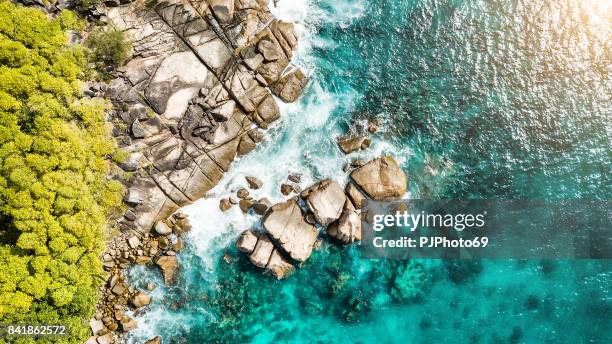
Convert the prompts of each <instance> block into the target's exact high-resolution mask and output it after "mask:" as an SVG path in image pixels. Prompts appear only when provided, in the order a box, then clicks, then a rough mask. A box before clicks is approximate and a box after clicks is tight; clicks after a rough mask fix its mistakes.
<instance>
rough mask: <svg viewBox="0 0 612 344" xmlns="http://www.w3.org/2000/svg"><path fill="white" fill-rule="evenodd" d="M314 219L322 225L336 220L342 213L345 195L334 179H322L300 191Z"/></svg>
mask: <svg viewBox="0 0 612 344" xmlns="http://www.w3.org/2000/svg"><path fill="white" fill-rule="evenodd" d="M301 196H302V197H303V198H304V199H305V200H306V204H307V205H308V208H309V209H310V211H312V212H313V214H314V217H315V219H316V220H317V222H318V223H320V224H321V225H323V226H327V225H329V224H330V223H332V222H334V221H336V220H337V219H338V218H339V217H340V214H341V213H342V207H343V206H344V203H345V202H346V196H345V195H344V190H342V186H340V184H339V183H338V182H337V181H335V180H329V179H326V180H322V181H320V182H318V183H316V184H315V185H313V186H311V187H309V188H308V189H306V190H304V191H303V192H302V193H301Z"/></svg>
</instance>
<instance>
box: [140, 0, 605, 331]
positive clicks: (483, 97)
mask: <svg viewBox="0 0 612 344" xmlns="http://www.w3.org/2000/svg"><path fill="white" fill-rule="evenodd" d="M274 12H275V14H276V15H277V16H279V17H280V18H283V19H287V20H292V21H295V22H296V23H298V31H299V32H300V35H301V39H300V49H299V51H298V54H297V61H296V64H298V65H300V66H301V67H302V68H303V69H304V70H305V71H306V72H307V74H308V75H309V76H310V78H311V81H310V83H309V85H308V87H307V89H306V91H305V93H304V95H303V96H302V98H301V99H300V100H299V102H298V103H296V104H286V105H283V106H282V112H283V114H284V116H283V119H282V121H280V123H278V124H277V126H276V127H274V128H272V129H271V131H270V132H269V136H268V137H267V139H266V141H265V142H264V143H263V144H262V145H261V146H260V147H258V149H257V150H256V151H255V152H254V153H253V154H251V155H249V156H248V157H246V158H243V159H241V160H239V161H237V162H236V163H234V165H233V166H232V170H231V171H230V172H229V173H228V174H227V175H226V176H225V177H224V179H223V180H222V182H221V183H220V185H219V186H218V187H216V188H215V189H214V190H212V191H211V193H210V195H209V197H208V198H206V199H202V200H200V201H198V202H196V203H195V204H193V205H190V206H188V207H187V208H185V212H186V213H187V214H188V215H189V217H190V220H191V222H192V224H193V227H194V229H193V231H192V232H191V233H190V234H189V237H188V238H187V241H188V246H187V248H186V250H185V251H184V252H182V253H181V254H180V256H179V260H180V263H181V267H182V270H181V275H180V280H179V283H178V284H177V285H176V286H174V287H164V286H163V285H162V282H161V279H160V274H159V272H158V271H157V270H156V269H154V268H146V267H136V268H134V269H132V271H131V272H130V278H131V280H132V281H133V282H134V283H135V284H136V285H139V286H141V287H144V285H145V284H146V283H147V282H149V281H155V282H156V283H157V284H158V285H159V287H158V288H157V289H156V290H155V291H154V292H153V293H152V295H153V303H152V305H151V306H150V309H148V310H147V311H146V312H145V314H144V315H142V316H141V317H139V318H138V321H139V325H138V329H137V330H135V331H134V333H133V334H131V336H130V338H129V340H130V341H131V342H138V341H140V342H142V341H143V340H146V339H148V338H151V337H153V336H155V335H161V336H163V337H164V342H165V343H611V342H612V330H611V329H612V291H611V290H612V264H611V263H610V261H587V260H582V261H570V260H546V261H536V260H528V261H522V260H504V261H495V260H486V261H440V260H421V261H411V262H398V261H385V260H366V259H362V258H360V254H359V250H358V248H357V247H346V248H343V247H337V246H334V245H329V244H324V245H323V247H322V249H321V250H319V251H317V252H315V253H314V254H313V257H312V258H311V259H310V260H309V261H307V262H306V263H305V264H304V265H303V266H302V267H301V268H300V269H298V271H297V272H296V273H295V274H294V275H293V276H292V277H290V278H289V279H286V280H283V281H277V280H274V279H272V278H270V277H268V276H264V275H262V274H261V271H259V270H258V269H256V268H253V267H251V266H250V264H249V263H248V262H247V261H246V259H245V258H244V257H242V256H241V255H240V254H238V252H236V250H235V249H233V243H234V241H235V239H236V237H237V235H238V234H239V233H240V232H241V231H242V230H244V229H246V228H249V227H250V226H257V225H258V223H257V221H258V219H259V218H258V217H257V216H255V215H252V214H250V215H243V214H242V213H241V211H240V210H239V209H237V208H236V207H234V209H232V210H231V211H230V212H228V213H221V212H220V211H219V209H218V202H219V199H220V198H222V197H227V196H228V195H230V194H231V193H232V192H235V191H236V190H237V189H238V188H239V187H242V186H245V185H246V182H245V181H244V176H245V175H254V176H257V177H259V178H260V179H262V180H263V181H264V187H263V188H262V189H260V190H256V191H254V192H253V193H254V195H253V196H254V197H255V198H258V197H268V198H270V199H271V200H272V201H280V200H282V199H283V197H282V195H281V194H280V191H279V184H280V183H282V182H283V181H285V179H286V176H287V174H288V173H289V172H300V173H304V178H303V179H304V181H303V186H307V185H308V184H309V183H311V182H312V181H314V180H317V179H320V178H334V179H336V180H338V181H341V182H343V181H345V180H346V178H347V177H346V174H345V173H344V172H343V171H342V167H343V166H344V165H345V164H346V163H347V162H349V161H350V159H353V158H354V157H357V156H361V157H363V158H371V157H373V156H376V155H379V154H382V153H387V154H391V155H393V156H395V157H396V158H397V160H398V161H399V162H400V163H401V164H402V166H403V168H404V169H405V171H406V172H407V174H408V179H409V189H410V193H409V195H408V197H409V198H433V199H436V198H455V199H461V198H473V199H479V198H482V199H576V198H586V199H602V200H604V199H610V198H611V196H612V179H611V177H612V149H611V147H612V145H611V138H612V101H611V95H612V83H611V79H610V76H611V74H612V46H611V45H612V43H611V42H612V40H611V32H610V31H611V27H612V25H611V24H612V1H609V0H532V1H526V0H525V1H514V0H507V1H501V0H487V1H484V0H465V1H463V0H396V1H391V0H381V1H365V0H361V1H359V0H336V1H334V0H311V1H309V0H303V1H302V0H281V1H280V2H279V7H278V8H276V9H274ZM373 118H377V119H379V120H380V121H381V123H382V125H381V130H380V131H379V133H377V134H376V135H375V136H374V137H373V144H372V147H371V148H370V149H369V150H368V151H364V152H360V153H358V154H356V155H355V156H351V157H350V158H348V157H345V156H344V155H343V154H341V153H340V152H339V150H338V149H337V147H336V145H335V137H337V136H339V135H342V134H344V133H345V132H346V131H347V130H349V129H350V128H355V127H359V126H363V125H365V123H366V122H367V120H368V119H373ZM224 255H227V256H226V258H228V259H226V260H228V261H229V263H228V262H226V261H224V260H223V256H224Z"/></svg>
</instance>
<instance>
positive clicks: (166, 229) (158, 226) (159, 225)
mask: <svg viewBox="0 0 612 344" xmlns="http://www.w3.org/2000/svg"><path fill="white" fill-rule="evenodd" d="M154 229H155V233H157V234H159V235H168V234H170V233H172V228H170V226H168V225H167V224H166V223H165V222H163V221H157V222H156V223H155V227H154Z"/></svg>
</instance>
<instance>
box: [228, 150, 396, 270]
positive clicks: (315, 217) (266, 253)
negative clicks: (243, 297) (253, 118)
mask: <svg viewBox="0 0 612 344" xmlns="http://www.w3.org/2000/svg"><path fill="white" fill-rule="evenodd" d="M350 175H351V181H350V182H349V183H348V184H347V185H346V186H345V187H344V188H343V187H342V186H341V185H340V183H338V182H337V181H334V180H329V179H325V180H321V181H319V182H317V183H315V184H314V185H312V186H310V187H308V188H307V189H305V190H304V191H302V192H300V194H299V195H296V196H294V197H293V198H290V199H288V200H287V201H285V202H281V203H278V204H275V205H273V206H271V207H269V208H268V209H267V210H266V211H265V212H264V214H263V215H264V216H263V218H262V227H263V228H264V231H257V230H255V229H248V230H245V231H244V232H242V234H241V235H240V237H239V239H238V241H237V243H236V246H237V248H238V250H240V251H241V252H243V253H245V254H247V255H248V257H249V260H250V261H251V262H252V263H253V264H254V265H255V266H258V267H260V268H264V269H266V271H269V272H270V273H271V274H272V275H274V276H275V277H277V278H279V279H280V278H284V277H286V276H288V275H289V274H290V273H291V272H292V271H293V269H294V266H295V264H296V263H298V264H299V263H300V262H304V261H306V260H307V259H308V258H309V257H310V255H311V254H312V251H313V250H314V249H316V248H317V247H318V246H320V242H319V240H320V239H319V228H323V229H324V230H325V231H326V233H327V235H328V236H329V237H330V238H331V239H332V240H333V241H335V242H338V243H340V244H350V243H353V242H355V241H359V240H361V211H360V209H361V208H362V206H363V202H364V200H366V199H373V200H378V201H381V200H393V199H399V198H401V197H402V196H403V195H404V194H405V192H406V188H407V177H406V174H405V173H404V172H403V171H402V169H401V168H400V166H399V165H398V163H397V162H396V161H395V160H394V159H393V158H391V157H389V156H383V157H379V158H376V159H374V160H372V161H370V162H368V163H365V164H362V165H361V166H359V167H357V168H355V169H354V170H353V171H352V172H351V174H350ZM298 181H299V180H298Z"/></svg>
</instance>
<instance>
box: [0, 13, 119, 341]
mask: <svg viewBox="0 0 612 344" xmlns="http://www.w3.org/2000/svg"><path fill="white" fill-rule="evenodd" d="M81 25H82V23H81V22H80V21H79V20H77V19H76V17H75V16H74V15H73V14H71V13H70V12H62V13H61V14H60V15H59V16H58V17H56V18H55V19H53V20H48V19H47V17H46V16H45V14H44V13H43V12H42V11H40V10H37V9H32V8H23V7H20V6H18V5H15V4H12V3H11V2H9V1H0V319H1V322H2V323H4V324H11V323H41V324H45V323H46V324H68V325H69V326H70V336H68V337H62V338H63V339H62V340H61V342H83V339H84V337H85V336H87V334H88V330H87V326H86V323H85V320H86V319H88V318H89V317H90V316H91V315H92V312H93V306H94V303H95V300H96V297H97V286H98V284H99V281H100V280H102V277H103V273H104V272H103V270H102V266H101V262H100V261H99V258H98V256H99V254H100V253H101V251H102V249H103V247H104V243H103V240H102V237H103V230H104V228H105V226H106V216H107V215H108V213H109V212H110V211H111V210H112V209H115V208H117V207H119V206H120V205H121V196H122V188H121V186H120V185H119V184H118V183H117V182H114V181H109V180H107V178H106V175H107V174H108V170H109V161H108V160H107V159H106V158H105V157H106V156H109V155H110V154H112V153H113V152H114V151H115V149H116V148H115V144H114V141H113V140H112V138H111V137H110V134H109V128H108V127H107V125H106V123H105V122H104V111H105V108H106V104H105V103H104V102H103V101H101V100H92V99H80V96H81V88H82V86H81V82H80V80H79V77H80V76H81V75H82V72H83V69H84V66H85V62H86V61H85V58H84V53H83V50H82V49H81V48H80V47H78V46H73V47H69V46H67V45H66V42H67V36H66V34H65V32H64V31H65V30H67V29H78V28H79V27H81ZM20 342H32V341H31V340H27V339H24V340H21V341H20ZM37 342H38V343H41V342H44V341H43V340H38V341H37Z"/></svg>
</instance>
